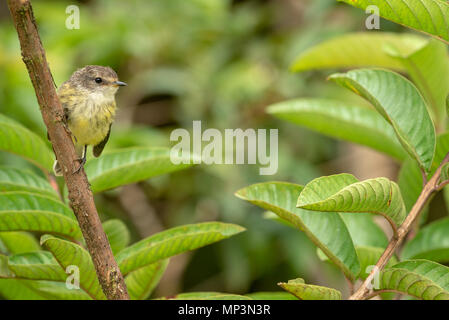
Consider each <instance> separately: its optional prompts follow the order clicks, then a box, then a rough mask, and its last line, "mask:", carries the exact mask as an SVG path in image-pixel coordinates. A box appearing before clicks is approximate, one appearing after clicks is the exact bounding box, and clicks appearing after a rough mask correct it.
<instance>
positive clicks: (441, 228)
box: [401, 218, 449, 263]
mask: <svg viewBox="0 0 449 320" xmlns="http://www.w3.org/2000/svg"><path fill="white" fill-rule="evenodd" d="M401 258H402V259H428V260H433V261H436V262H440V263H447V262H449V218H444V219H440V220H437V221H435V222H432V223H431V224H429V225H427V226H425V227H424V228H422V229H421V230H420V231H419V232H418V234H417V235H416V236H415V237H414V238H413V239H412V240H410V241H409V242H407V243H406V245H405V246H404V249H403V251H402V253H401Z"/></svg>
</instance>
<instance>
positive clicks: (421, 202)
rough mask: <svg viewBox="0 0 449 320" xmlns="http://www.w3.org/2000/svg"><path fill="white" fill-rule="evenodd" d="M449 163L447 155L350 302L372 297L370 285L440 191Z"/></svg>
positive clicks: (448, 155)
mask: <svg viewBox="0 0 449 320" xmlns="http://www.w3.org/2000/svg"><path fill="white" fill-rule="evenodd" d="M447 162H449V153H448V154H446V156H445V157H444V159H443V161H442V162H441V164H440V165H439V167H438V169H437V170H436V171H435V173H434V175H433V176H432V178H431V179H430V180H429V181H428V182H427V183H426V185H425V186H424V188H423V189H422V191H421V194H420V195H419V197H418V200H416V202H415V204H414V205H413V207H412V209H411V210H410V213H409V214H408V216H407V217H406V218H405V220H404V222H403V223H402V225H401V226H400V227H399V229H398V238H395V237H393V238H392V239H391V240H390V242H389V244H388V246H387V248H386V249H385V251H384V253H383V254H382V256H381V257H380V259H379V261H377V264H376V268H373V271H371V273H370V274H369V276H368V277H367V278H366V280H365V281H364V282H363V283H362V285H361V286H360V287H359V288H358V289H357V291H356V292H355V293H354V294H353V295H352V296H351V297H349V299H350V300H364V299H367V297H369V296H370V289H368V288H369V287H370V284H371V282H372V280H373V279H374V277H375V276H376V275H377V273H378V272H380V271H382V269H383V268H384V267H385V266H386V265H387V263H388V261H389V260H390V258H391V257H392V256H393V254H394V252H395V251H396V249H397V248H398V246H399V245H400V244H401V243H402V241H403V240H404V238H405V237H406V236H407V234H408V233H409V231H410V230H411V228H412V226H413V224H414V222H415V221H416V219H417V218H419V216H420V213H421V211H422V210H423V209H424V207H425V206H426V204H427V202H428V201H429V199H430V198H431V197H432V195H433V194H434V193H435V192H436V191H438V183H439V180H440V176H441V169H442V168H443V166H444V165H445V164H446V163H447Z"/></svg>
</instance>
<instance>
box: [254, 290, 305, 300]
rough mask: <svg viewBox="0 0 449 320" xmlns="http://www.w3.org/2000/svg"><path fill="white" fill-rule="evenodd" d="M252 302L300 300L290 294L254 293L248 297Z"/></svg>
mask: <svg viewBox="0 0 449 320" xmlns="http://www.w3.org/2000/svg"><path fill="white" fill-rule="evenodd" d="M246 296H247V297H248V298H251V299H252V300H298V299H297V298H296V297H295V296H294V295H292V294H290V293H288V292H277V291H273V292H268V291H267V292H254V293H249V294H247V295H246Z"/></svg>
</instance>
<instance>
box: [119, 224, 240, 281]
mask: <svg viewBox="0 0 449 320" xmlns="http://www.w3.org/2000/svg"><path fill="white" fill-rule="evenodd" d="M244 230H245V229H244V228H242V227H240V226H237V225H235V224H227V223H221V222H205V223H198V224H191V225H185V226H181V227H176V228H172V229H169V230H166V231H163V232H160V233H157V234H155V235H153V236H150V237H148V238H145V239H143V240H141V241H139V242H137V243H135V244H133V245H131V246H129V247H127V248H125V249H123V250H121V251H120V252H119V253H118V254H117V256H116V258H117V263H118V264H119V266H120V270H121V271H122V273H123V275H127V274H128V273H130V272H132V271H135V270H137V269H139V268H142V267H145V266H148V265H150V264H153V263H155V262H157V261H160V260H163V259H166V258H169V257H172V256H174V255H177V254H179V253H182V252H185V251H190V250H194V249H197V248H200V247H204V246H205V245H208V244H211V243H214V242H217V241H220V240H223V239H226V238H229V237H231V236H233V235H236V234H238V233H240V232H242V231H244Z"/></svg>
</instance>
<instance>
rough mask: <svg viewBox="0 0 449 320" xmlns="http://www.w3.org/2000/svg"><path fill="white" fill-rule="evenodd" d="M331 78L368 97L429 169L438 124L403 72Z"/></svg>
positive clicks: (366, 72)
mask: <svg viewBox="0 0 449 320" xmlns="http://www.w3.org/2000/svg"><path fill="white" fill-rule="evenodd" d="M330 79H331V80H333V81H335V82H336V83H338V84H340V85H342V86H343V87H346V88H348V89H350V90H352V91H354V92H355V93H357V94H358V95H360V96H362V97H363V98H365V99H367V100H368V101H369V102H370V103H371V104H372V105H373V106H374V107H375V108H376V110H377V111H378V112H379V113H380V114H381V115H382V116H383V117H384V118H385V119H386V120H387V121H388V122H389V123H390V124H391V125H392V127H393V129H394V131H395V132H396V135H397V137H398V139H399V141H400V142H401V144H402V146H403V147H404V148H405V150H406V151H407V152H408V153H409V154H410V155H411V156H412V157H413V158H414V159H416V160H417V161H418V164H419V165H420V167H422V168H423V169H425V170H426V171H428V170H429V169H430V166H431V164H432V159H433V154H434V151H435V143H436V142H435V128H434V126H433V123H432V120H431V119H430V116H429V113H428V110H427V106H426V102H425V101H424V98H423V97H422V96H421V94H420V93H419V91H418V90H417V89H416V87H415V86H414V85H413V84H412V83H411V82H410V81H408V80H407V79H406V78H404V77H402V76H401V75H399V74H397V73H394V72H390V71H387V70H381V69H359V70H354V71H349V72H347V73H337V74H334V75H332V76H330Z"/></svg>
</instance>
